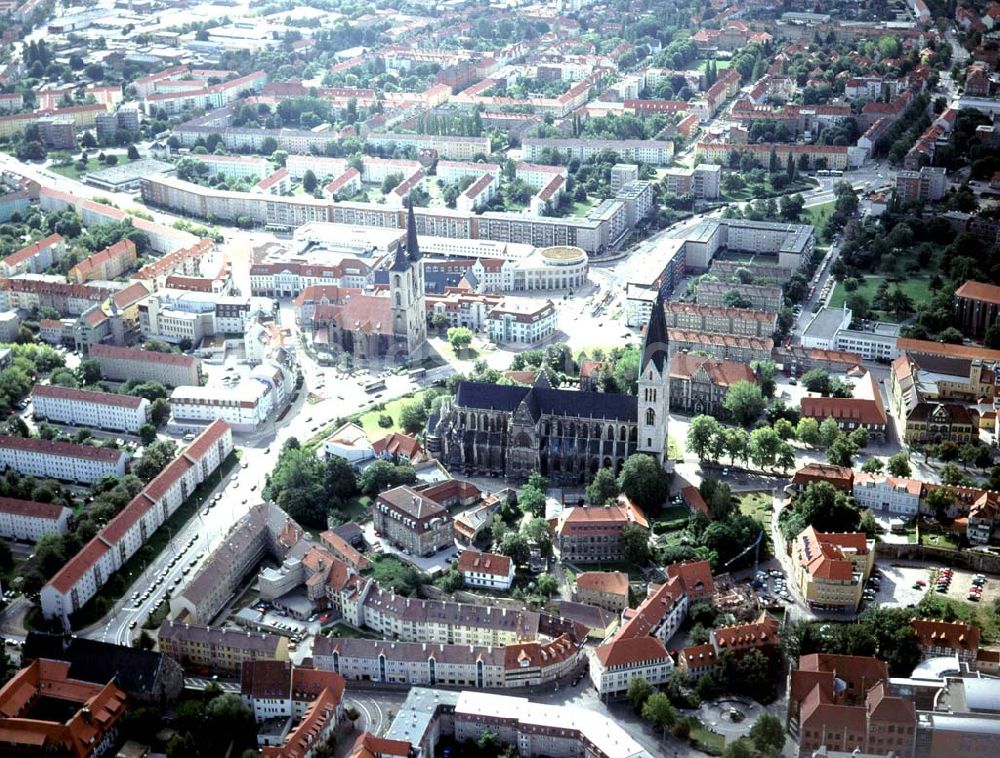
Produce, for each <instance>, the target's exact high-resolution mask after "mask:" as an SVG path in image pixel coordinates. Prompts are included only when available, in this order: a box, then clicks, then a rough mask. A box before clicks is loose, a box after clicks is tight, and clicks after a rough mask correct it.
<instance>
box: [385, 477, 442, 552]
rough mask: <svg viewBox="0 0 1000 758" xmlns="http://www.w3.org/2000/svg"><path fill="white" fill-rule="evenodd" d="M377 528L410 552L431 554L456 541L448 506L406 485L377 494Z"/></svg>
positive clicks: (391, 540) (398, 545)
mask: <svg viewBox="0 0 1000 758" xmlns="http://www.w3.org/2000/svg"><path fill="white" fill-rule="evenodd" d="M373 510H374V516H375V531H376V533H377V534H379V535H381V536H383V537H385V538H387V539H388V540H389V541H390V542H392V543H393V544H394V545H396V546H397V547H399V548H401V549H402V550H404V551H405V552H407V553H409V554H410V555H415V556H416V555H432V554H434V553H436V552H437V551H438V550H442V549H444V548H447V547H452V546H453V545H454V543H455V531H454V524H453V522H452V518H451V514H450V513H449V512H448V509H447V508H445V507H444V506H442V505H440V504H439V503H437V502H435V501H434V500H431V499H430V498H428V497H426V496H424V495H423V494H421V493H420V492H417V491H416V490H414V489H412V488H410V487H407V486H402V487H395V488H393V489H391V490H386V491H385V492H383V493H382V494H380V495H379V496H378V499H377V500H376V501H375V507H374V509H373Z"/></svg>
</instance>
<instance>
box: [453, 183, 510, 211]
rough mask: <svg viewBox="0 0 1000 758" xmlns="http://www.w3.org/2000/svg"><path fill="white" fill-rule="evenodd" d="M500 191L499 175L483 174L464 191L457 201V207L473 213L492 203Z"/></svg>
mask: <svg viewBox="0 0 1000 758" xmlns="http://www.w3.org/2000/svg"><path fill="white" fill-rule="evenodd" d="M499 191H500V179H499V177H498V175H497V174H483V175H482V176H480V177H479V178H478V179H476V181H474V182H473V183H472V184H470V185H469V186H468V187H466V188H465V189H464V190H463V191H462V194H460V195H459V196H458V198H457V199H456V201H455V207H456V208H458V210H460V211H464V212H466V213H472V212H473V211H477V210H479V209H480V208H482V207H483V206H484V205H486V204H487V203H488V202H490V200H492V199H493V198H494V197H496V194H497V192H499Z"/></svg>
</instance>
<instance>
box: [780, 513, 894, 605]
mask: <svg viewBox="0 0 1000 758" xmlns="http://www.w3.org/2000/svg"><path fill="white" fill-rule="evenodd" d="M792 549H793V554H792V558H793V560H794V564H795V567H796V569H797V571H798V576H797V577H796V579H797V581H798V585H799V589H800V591H801V592H802V597H804V598H805V599H806V601H807V602H808V603H809V607H810V608H815V609H817V610H847V609H850V610H856V609H857V607H858V604H859V603H860V602H861V594H862V592H863V591H864V587H865V582H866V581H867V580H868V577H869V575H870V574H871V571H872V567H873V566H874V564H875V543H874V542H873V541H869V540H868V538H867V536H866V535H865V534H864V532H849V533H828V532H818V531H816V529H815V528H814V527H811V526H810V527H807V528H806V529H804V530H802V533H801V534H799V535H798V536H797V537H796V538H795V544H794V545H793V548H792Z"/></svg>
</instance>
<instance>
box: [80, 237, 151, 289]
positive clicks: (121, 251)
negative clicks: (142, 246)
mask: <svg viewBox="0 0 1000 758" xmlns="http://www.w3.org/2000/svg"><path fill="white" fill-rule="evenodd" d="M137 260H138V254H137V252H136V248H135V243H134V242H133V241H132V240H130V239H123V240H121V241H120V242H116V243H115V244H113V245H111V246H109V247H106V248H104V249H103V250H101V251H100V252H98V253H94V254H93V255H91V256H90V257H88V258H84V259H83V260H82V261H80V262H79V263H77V264H76V265H75V266H73V268H71V269H70V270H69V272H68V273H67V274H66V276H67V278H68V279H69V280H70V281H74V282H77V283H78V284H83V283H84V282H89V281H93V280H98V281H107V280H111V279H117V278H118V277H119V276H121V275H122V274H124V273H125V272H126V271H128V270H129V269H130V268H132V267H133V266H134V265H135V262H136V261H137Z"/></svg>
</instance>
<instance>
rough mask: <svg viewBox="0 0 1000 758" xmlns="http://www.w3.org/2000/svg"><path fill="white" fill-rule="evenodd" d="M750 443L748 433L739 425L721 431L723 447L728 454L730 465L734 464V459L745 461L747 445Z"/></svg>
mask: <svg viewBox="0 0 1000 758" xmlns="http://www.w3.org/2000/svg"><path fill="white" fill-rule="evenodd" d="M749 444H750V435H749V434H748V433H747V431H746V430H745V429H740V428H739V427H727V428H726V429H725V430H724V432H723V448H724V449H725V452H726V455H728V456H729V462H730V464H731V465H735V464H736V459H737V458H739V459H740V460H741V461H744V462H746V460H747V454H748V453H747V447H748V445H749Z"/></svg>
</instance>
